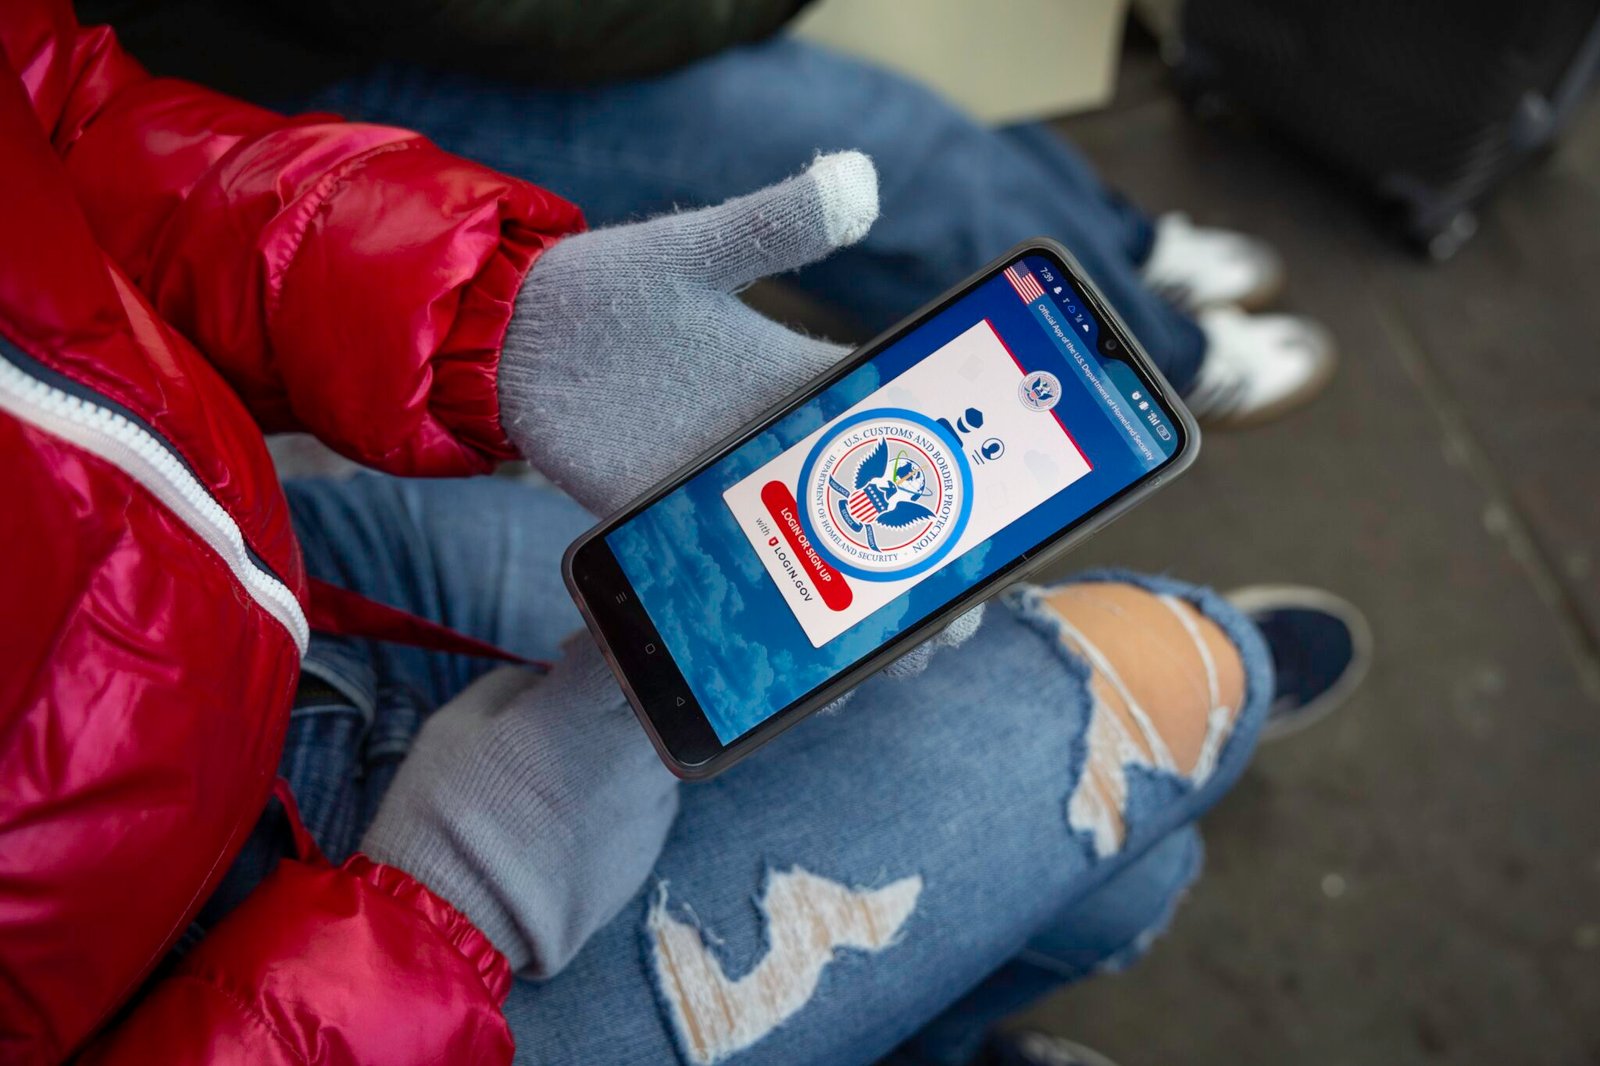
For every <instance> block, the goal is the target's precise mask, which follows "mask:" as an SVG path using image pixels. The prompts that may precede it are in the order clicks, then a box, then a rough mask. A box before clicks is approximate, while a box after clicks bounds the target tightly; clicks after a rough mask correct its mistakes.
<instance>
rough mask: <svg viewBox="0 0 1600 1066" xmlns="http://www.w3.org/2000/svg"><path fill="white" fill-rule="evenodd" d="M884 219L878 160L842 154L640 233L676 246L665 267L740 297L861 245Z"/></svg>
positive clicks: (655, 221)
mask: <svg viewBox="0 0 1600 1066" xmlns="http://www.w3.org/2000/svg"><path fill="white" fill-rule="evenodd" d="M877 217H878V172H877V170H876V168H874V167H873V165H872V160H871V159H869V158H867V157H866V156H865V155H863V154H862V153H860V152H835V153H833V154H831V155H822V156H818V157H817V158H816V160H814V161H813V162H812V164H811V166H810V167H808V168H807V169H806V170H803V171H801V172H800V173H799V174H797V175H795V176H794V177H792V178H789V179H787V180H786V181H780V182H778V183H777V184H776V185H769V186H767V187H766V188H764V189H758V190H757V191H755V192H753V193H750V194H748V195H746V196H739V197H735V198H734V199H732V200H728V201H726V202H725V203H721V204H718V205H716V206H715V207H706V208H701V209H699V210H697V211H685V212H681V213H679V214H674V215H664V216H662V217H661V218H657V219H652V220H651V221H649V222H645V223H641V224H638V225H637V226H636V227H635V228H634V231H633V234H632V236H634V238H635V239H637V240H640V241H643V242H645V243H646V244H648V243H650V242H652V241H654V240H656V239H658V238H659V239H661V240H664V241H666V242H668V245H669V246H670V248H671V250H672V255H671V256H670V257H669V258H664V259H663V260H662V262H663V264H670V267H669V268H670V269H675V270H677V271H678V272H680V273H682V274H683V275H685V277H684V279H683V280H685V281H688V282H698V283H700V284H705V285H710V286H712V287H714V288H717V289H721V290H722V291H724V292H734V291H737V290H738V289H741V288H744V287H745V286H746V285H749V284H751V283H752V282H755V281H757V280H759V279H761V278H764V277H767V276H769V275H772V274H782V273H785V272H787V271H790V270H798V269H799V268H800V267H803V266H805V265H807V264H808V263H814V262H816V261H817V260H819V259H822V258H824V257H825V256H827V255H829V254H830V253H832V252H833V251H835V250H837V249H839V248H843V247H845V246H846V245H850V244H854V243H855V242H856V241H859V240H860V239H861V238H862V237H865V236H866V234H867V230H868V229H870V228H871V227H872V223H873V222H874V221H875V220H876V219H877ZM658 230H659V231H660V232H656V231H658Z"/></svg>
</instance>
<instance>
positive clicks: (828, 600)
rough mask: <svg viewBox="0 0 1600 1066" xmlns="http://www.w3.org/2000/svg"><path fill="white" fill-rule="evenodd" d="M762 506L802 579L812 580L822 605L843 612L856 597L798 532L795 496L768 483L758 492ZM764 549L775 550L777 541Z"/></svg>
mask: <svg viewBox="0 0 1600 1066" xmlns="http://www.w3.org/2000/svg"><path fill="white" fill-rule="evenodd" d="M761 502H762V503H764V504H766V506H767V512H768V513H769V514H771V515H772V520H773V521H774V522H776V523H777V524H778V528H779V529H780V530H782V531H783V539H784V540H785V541H787V542H788V545H789V551H790V553H791V559H792V560H793V561H794V562H795V563H798V564H799V566H800V568H801V569H802V570H803V571H805V575H806V576H807V577H808V578H810V579H811V582H810V583H811V587H812V588H814V589H816V590H817V595H818V597H820V598H821V600H822V602H823V603H825V604H827V605H828V607H829V609H830V610H834V611H842V610H844V609H845V608H846V607H848V606H850V601H851V600H852V599H854V598H855V593H853V592H851V591H850V586H849V585H847V584H845V581H844V575H843V574H841V573H839V571H837V570H835V569H834V568H833V567H831V566H829V565H828V564H827V563H825V562H823V561H822V556H820V555H818V554H817V549H815V548H813V547H812V546H811V540H810V538H808V537H807V536H806V534H805V530H803V529H801V528H800V514H799V510H800V509H799V505H797V504H796V503H795V502H794V493H792V492H790V491H789V486H787V485H785V484H784V483H783V482H781V481H769V482H767V483H766V484H765V485H763V486H762V488H761ZM767 546H768V547H769V548H777V547H778V538H777V537H772V538H771V539H770V540H768V542H767Z"/></svg>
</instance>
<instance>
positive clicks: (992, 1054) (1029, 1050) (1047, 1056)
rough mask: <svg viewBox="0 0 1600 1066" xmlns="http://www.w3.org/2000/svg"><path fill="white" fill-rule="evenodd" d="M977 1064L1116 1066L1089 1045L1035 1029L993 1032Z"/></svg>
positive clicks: (1000, 1065)
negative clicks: (1088, 1046) (1087, 1046)
mask: <svg viewBox="0 0 1600 1066" xmlns="http://www.w3.org/2000/svg"><path fill="white" fill-rule="evenodd" d="M978 1064H981V1066H1117V1064H1116V1063H1115V1062H1112V1061H1111V1060H1110V1059H1108V1058H1106V1057H1105V1056H1104V1055H1102V1054H1100V1053H1099V1052H1098V1051H1095V1050H1094V1049H1092V1048H1086V1047H1084V1046H1083V1045H1082V1044H1074V1043H1073V1042H1072V1041H1070V1040H1066V1039H1063V1038H1062V1037H1059V1036H1051V1035H1050V1034H1049V1033H1041V1032H1039V1031H1038V1030H1036V1029H1023V1030H1021V1031H1019V1032H1015V1033H996V1034H994V1035H993V1036H991V1037H990V1038H989V1042H988V1044H986V1045H985V1046H984V1049H983V1054H982V1055H981V1056H980V1057H979V1058H978Z"/></svg>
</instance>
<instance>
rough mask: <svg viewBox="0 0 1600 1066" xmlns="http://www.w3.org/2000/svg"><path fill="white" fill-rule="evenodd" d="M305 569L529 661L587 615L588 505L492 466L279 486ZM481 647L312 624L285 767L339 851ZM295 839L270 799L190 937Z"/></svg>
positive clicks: (329, 847)
mask: <svg viewBox="0 0 1600 1066" xmlns="http://www.w3.org/2000/svg"><path fill="white" fill-rule="evenodd" d="M285 491H286V492H287V494H288V497H289V506H290V510H291V513H292V515H293V521H294V526H295V532H296V534H297V535H298V537H299V539H300V545H301V549H302V551H303V553H304V556H305V563H306V570H307V572H308V573H309V574H310V575H311V576H312V577H317V578H322V579H323V580H326V581H330V582H332V583H333V584H336V585H340V586H342V587H344V588H349V589H353V590H355V591H356V592H359V593H361V594H363V595H366V596H369V597H371V598H373V599H375V600H378V601H380V602H383V603H387V604H390V605H392V606H395V607H400V608H402V609H404V610H407V611H410V612H412V613H414V614H420V615H423V616H425V617H427V618H430V619H432V620H434V621H439V622H443V623H444V624H446V625H449V626H451V627H453V628H455V629H457V630H460V631H462V632H465V633H470V634H472V635H473V636H476V637H479V638H480V639H484V640H488V641H490V642H491V643H496V644H499V645H500V646H502V647H504V648H506V649H507V650H510V651H514V652H516V653H518V654H521V655H524V656H526V657H528V658H531V659H540V658H548V657H549V656H551V655H554V654H555V653H556V649H557V645H558V643H559V642H560V640H561V638H562V637H565V636H566V635H567V634H569V633H571V632H572V631H573V630H574V629H577V628H579V627H581V626H582V624H583V623H582V620H581V619H580V617H579V616H578V612H577V609H576V608H575V607H574V606H573V604H572V600H571V598H570V597H569V596H568V595H567V591H566V589H565V587H564V586H563V585H562V582H561V573H560V560H561V554H562V552H563V551H565V550H566V547H567V545H568V544H570V543H571V542H572V541H573V540H574V539H575V538H576V537H577V536H578V534H579V533H581V532H582V531H583V530H585V529H587V528H588V527H589V526H590V525H592V524H593V521H594V520H593V518H591V517H590V516H589V515H588V514H586V513H585V512H584V511H583V510H582V509H581V508H579V507H578V506H577V505H576V504H575V503H573V502H572V501H571V500H569V499H567V498H566V497H565V496H563V495H561V494H560V493H558V492H556V491H555V490H554V489H537V488H531V487H528V486H525V485H520V484H516V483H513V482H510V481H506V480H503V479H499V478H475V479H471V480H465V481H448V480H429V481H420V480H402V479H398V478H390V477H381V476H377V475H372V474H362V475H358V476H357V477H354V478H351V479H349V480H321V479H308V480H302V481H290V482H288V483H287V484H286V485H285ZM495 665H497V664H496V663H494V662H492V661H490V660H487V659H476V658H472V657H469V656H458V655H447V654H443V653H439V652H431V651H426V650H424V649H420V648H410V647H405V646H402V645H398V644H388V643H383V642H378V641H368V640H361V639H356V638H350V637H335V636H330V635H328V634H326V633H314V634H313V635H312V639H311V646H310V648H309V650H308V651H307V653H306V657H305V659H304V660H303V662H302V674H301V682H300V688H299V692H298V694H297V696H296V700H295V705H294V708H293V710H292V711H291V712H290V716H289V728H288V734H287V736H286V738H285V741H284V750H283V755H282V757H281V759H280V760H279V767H278V771H279V773H280V774H281V775H282V776H283V778H284V779H285V780H286V781H288V782H289V785H290V788H291V790H292V791H293V792H294V795H295V799H296V803H297V806H298V807H299V810H300V814H301V817H302V818H303V819H304V821H305V823H306V826H307V828H308V829H310V830H311V835H312V837H313V838H314V839H315V840H316V841H317V844H318V845H319V846H320V847H321V848H322V850H323V852H324V853H326V854H327V855H328V856H329V857H330V858H331V859H333V860H334V861H336V862H337V861H340V860H342V859H344V858H345V857H346V856H347V855H349V854H350V853H351V852H352V851H354V850H355V847H356V844H357V842H358V841H359V840H360V839H361V834H362V833H363V832H364V831H365V830H366V827H367V825H368V823H370V822H371V820H372V817H373V815H374V813H375V812H376V810H377V805H378V802H379V801H380V800H381V799H382V798H383V794H384V792H385V791H386V790H387V788H388V786H389V783H390V781H391V780H393V777H394V773H395V771H396V769H398V767H399V765H400V761H401V760H402V759H404V758H405V755H406V752H407V751H408V750H409V749H410V746H411V741H412V739H413V738H414V736H415V735H416V732H417V730H418V729H419V728H421V726H422V722H423V719H424V718H426V717H427V715H428V714H430V713H431V712H432V711H433V710H434V709H435V708H437V707H438V706H439V705H440V704H441V703H443V702H445V701H446V700H448V699H449V698H450V697H451V696H453V695H455V694H456V693H457V692H459V691H460V690H461V689H463V688H465V687H466V686H467V684H468V683H470V682H471V681H472V680H473V679H475V678H476V677H478V676H479V675H480V674H482V673H484V672H485V671H487V670H489V669H491V668H492V667H494V666H495ZM291 852H292V847H291V841H290V836H289V832H288V824H287V822H286V820H285V818H284V815H283V812H282V811H281V810H279V809H278V807H277V806H276V804H273V805H271V806H270V807H269V808H268V810H267V811H266V812H265V813H264V814H263V816H262V818H261V821H260V823H259V824H258V825H257V827H256V829H255V831H254V832H253V833H252V835H251V838H250V840H249V841H248V842H247V844H246V845H245V847H244V849H243V850H242V851H241V853H240V855H239V857H238V859H237V860H236V861H235V863H234V864H233V866H232V867H231V868H230V869H229V871H228V874H227V875H226V877H225V878H224V879H223V882H222V884H221V885H220V886H219V887H218V889H217V891H216V892H215V893H213V895H212V898H211V900H210V901H208V903H207V905H206V907H205V909H204V910H203V911H202V912H201V915H200V917H199V919H198V920H197V921H196V923H195V926H194V927H193V928H192V929H191V930H189V931H188V933H187V934H186V937H185V941H184V943H185V944H189V943H193V942H195V941H196V939H197V938H198V937H199V936H201V935H203V933H204V931H205V930H206V929H208V928H210V927H211V926H212V925H214V924H215V923H216V922H217V921H219V920H221V918H222V917H223V916H224V915H226V914H227V913H228V911H230V910H231V909H232V908H233V907H235V906H237V905H238V903H239V902H240V901H241V900H243V899H244V897H245V896H246V895H247V894H248V893H249V892H250V891H251V889H253V888H254V887H255V885H257V884H259V883H260V881H261V879H262V878H264V877H265V876H266V875H267V874H268V873H269V872H271V870H272V868H273V866H274V865H276V863H277V861H278V859H279V858H280V857H282V856H284V855H286V854H290V853H291Z"/></svg>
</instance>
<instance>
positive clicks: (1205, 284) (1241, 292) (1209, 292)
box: [1141, 212, 1284, 311]
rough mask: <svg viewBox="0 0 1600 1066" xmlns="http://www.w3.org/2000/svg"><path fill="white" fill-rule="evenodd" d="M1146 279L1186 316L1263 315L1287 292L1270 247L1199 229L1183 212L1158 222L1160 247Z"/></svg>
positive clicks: (1280, 264) (1222, 231) (1157, 245)
mask: <svg viewBox="0 0 1600 1066" xmlns="http://www.w3.org/2000/svg"><path fill="white" fill-rule="evenodd" d="M1141 273H1142V274H1143V276H1144V280H1145V284H1147V285H1149V286H1150V287H1151V288H1152V289H1154V290H1155V291H1156V292H1158V293H1160V294H1161V295H1162V296H1164V297H1166V298H1167V299H1168V300H1170V301H1171V302H1172V303H1174V304H1176V305H1177V306H1178V307H1181V308H1183V309H1184V310H1186V311H1198V310H1200V309H1201V308H1205V307H1219V306H1222V305H1225V304H1229V305H1233V306H1235V307H1242V308H1244V309H1245V310H1247V311H1259V310H1260V309H1261V308H1263V307H1266V306H1267V305H1268V304H1270V303H1271V302H1272V301H1273V300H1275V299H1277V297H1278V294H1279V293H1280V292H1282V291H1283V279H1284V270H1283V260H1282V259H1281V258H1280V257H1279V256H1278V253H1277V252H1276V251H1274V250H1273V248H1272V246H1271V245H1270V244H1268V243H1267V242H1266V241H1263V240H1260V239H1259V238H1256V237H1250V236H1246V235H1245V234H1243V233H1235V232H1233V231H1232V230H1225V229H1209V228H1207V227H1204V226H1196V225H1195V224H1194V223H1192V222H1190V221H1189V216H1188V215H1185V214H1183V213H1181V212H1173V213H1171V214H1166V215H1162V216H1161V217H1160V218H1159V219H1157V220H1156V240H1155V244H1154V245H1153V246H1152V247H1151V249H1150V258H1148V259H1147V260H1145V264H1144V268H1143V269H1142V270H1141Z"/></svg>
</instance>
